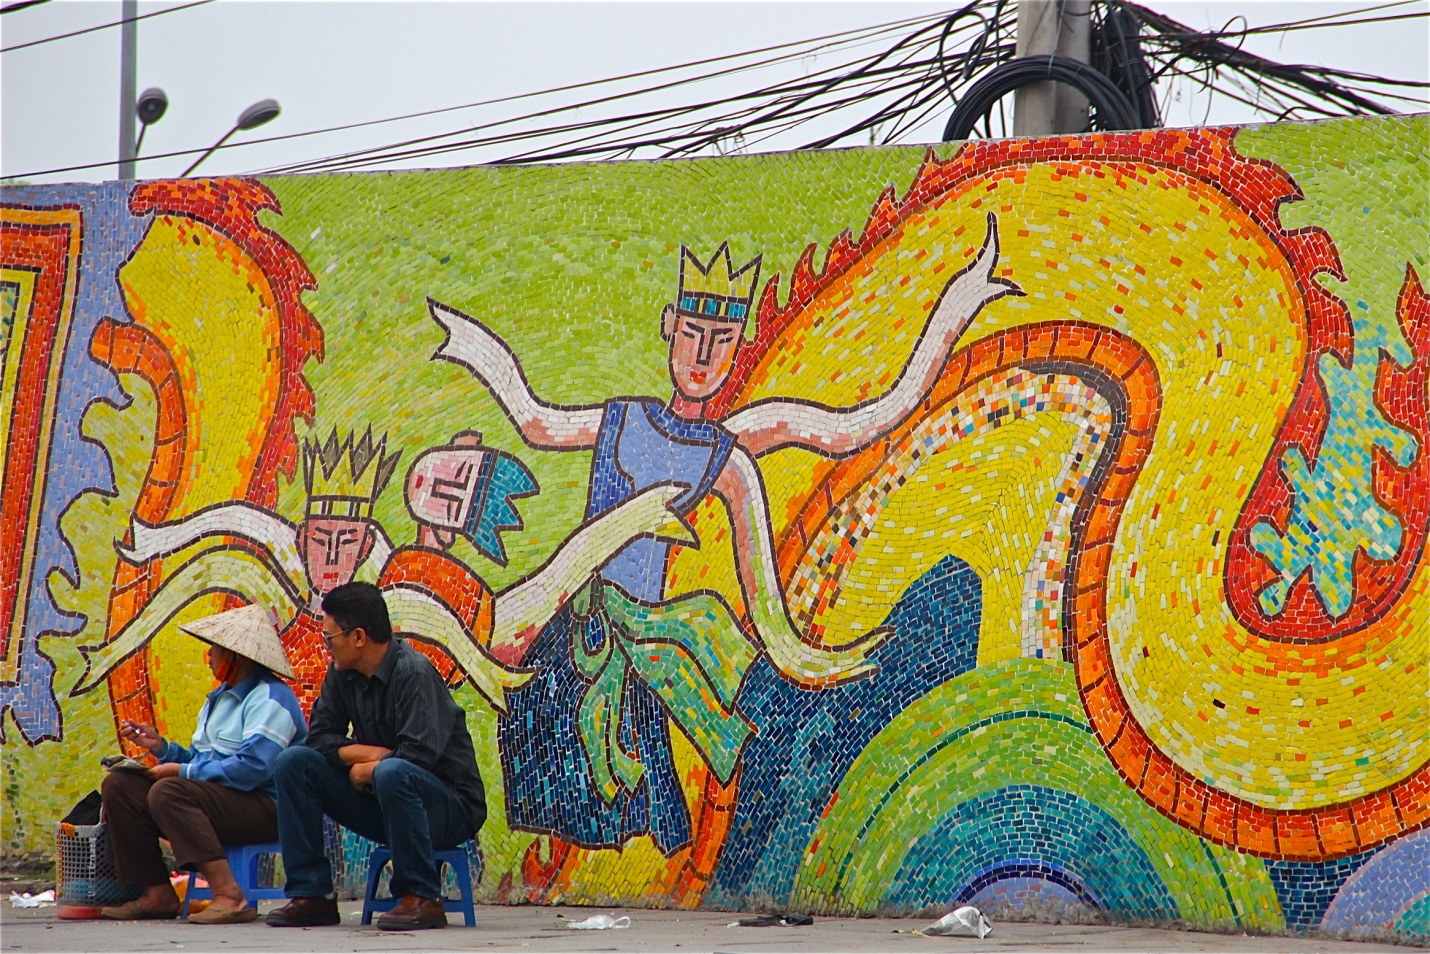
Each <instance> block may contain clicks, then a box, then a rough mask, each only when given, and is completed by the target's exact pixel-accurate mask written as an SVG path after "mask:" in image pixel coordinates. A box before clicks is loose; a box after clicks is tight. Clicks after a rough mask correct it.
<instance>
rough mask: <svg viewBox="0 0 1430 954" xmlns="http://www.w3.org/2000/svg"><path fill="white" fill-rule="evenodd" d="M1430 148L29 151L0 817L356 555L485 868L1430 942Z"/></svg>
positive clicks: (1428, 134)
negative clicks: (207, 656) (82, 155)
mask: <svg viewBox="0 0 1430 954" xmlns="http://www.w3.org/2000/svg"><path fill="white" fill-rule="evenodd" d="M1427 141H1430V120H1427V117H1424V116H1420V117H1391V118H1377V119H1373V120H1344V121H1327V122H1321V123H1314V124H1293V123H1287V124H1279V125H1273V126H1265V127H1247V128H1242V129H1233V128H1226V129H1222V128H1216V129H1194V130H1157V131H1149V132H1142V133H1127V134H1099V135H1093V136H1086V137H1074V138H1056V139H1045V140H1021V141H997V142H971V143H968V144H964V145H961V146H957V145H948V146H941V147H937V148H935V149H933V150H928V151H925V150H920V149H908V148H879V149H875V148H870V149H854V150H846V151H837V152H825V153H817V152H810V153H791V154H777V155H765V156H747V157H726V158H720V159H698V160H687V161H672V162H655V163H629V164H602V165H565V166H549V167H530V168H500V169H498V168H472V169H461V170H449V171H438V172H410V173H398V174H377V173H374V174H371V175H361V174H359V175H345V176H310V177H291V178H272V179H264V180H257V179H203V180H184V181H154V182H139V183H118V182H111V183H104V184H101V185H94V186H78V185H76V186H32V187H8V188H6V189H5V190H4V192H3V210H0V228H3V243H4V244H3V260H0V293H3V298H0V307H3V314H2V315H0V318H3V322H4V325H3V331H4V337H3V339H0V382H3V391H0V408H3V413H0V425H3V427H4V431H3V434H4V443H3V444H0V461H3V475H4V477H3V479H4V497H3V506H0V706H3V733H4V750H3V751H4V765H3V771H4V775H5V778H4V784H3V786H0V792H3V798H4V812H5V824H4V830H5V833H6V835H5V837H6V839H7V844H6V846H5V847H6V850H7V851H36V850H42V849H43V848H44V846H45V844H46V843H47V839H48V834H49V831H50V824H51V822H52V821H53V819H54V818H56V817H58V815H59V814H61V813H62V811H63V809H64V808H65V807H67V806H68V805H69V804H70V803H71V802H72V801H73V800H74V799H75V798H76V797H77V796H78V795H80V794H82V792H83V791H86V790H88V789H89V788H90V787H92V786H93V785H94V784H95V781H96V778H95V775H96V772H95V764H94V763H95V762H96V760H97V757H98V756H99V755H100V754H105V753H107V752H110V751H113V750H115V749H117V748H118V747H119V746H120V742H119V740H118V738H117V735H116V732H115V726H116V724H117V721H118V720H120V719H135V720H139V721H144V722H152V723H154V724H156V725H157V726H158V727H159V728H160V730H161V731H163V732H165V733H171V734H174V735H178V736H181V737H182V736H184V735H185V734H186V732H187V731H188V727H189V726H191V725H192V723H193V719H194V717H195V715H196V712H197V709H198V706H199V704H200V702H201V700H202V698H203V696H204V693H205V691H206V690H207V688H208V679H207V674H206V670H205V669H204V668H203V664H202V660H201V655H200V649H199V646H198V645H197V644H196V643H195V642H193V641H192V640H189V639H187V638H186V637H183V636H182V635H180V634H179V633H178V630H177V628H176V627H177V624H179V623H181V622H183V621H186V620H189V619H192V618H195V617H198V616H201V615H205V614H208V613H212V612H215V611H218V610H221V609H223V608H226V607H230V606H233V605H238V604H240V603H246V602H255V601H257V602H261V603H263V604H264V605H266V606H269V607H270V608H272V609H273V610H274V612H275V613H277V614H278V615H279V617H280V618H281V619H282V621H283V625H284V629H283V639H284V642H285V645H286V647H287V649H288V651H289V653H290V655H291V656H292V658H293V661H294V663H295V668H296V670H297V673H298V678H297V684H296V689H297V691H298V693H299V696H300V698H301V699H302V700H303V702H304V704H305V706H306V705H308V704H310V703H311V700H312V699H313V698H314V696H315V694H316V692H317V690H318V688H319V687H320V685H321V680H322V678H323V673H324V670H325V666H326V662H327V659H326V656H325V653H324V649H323V646H322V643H321V640H320V638H319V633H320V626H319V619H318V616H317V615H316V612H315V605H316V600H317V598H318V597H319V596H320V595H321V593H323V592H325V591H326V590H327V589H329V588H331V587H332V586H334V585H337V584H338V583H341V582H343V581H345V580H348V579H354V578H356V579H365V580H370V581H373V582H375V583H377V584H378V585H379V586H380V587H381V588H382V589H383V590H384V592H385V594H386V595H387V598H388V602H389V605H390V607H391V609H392V615H393V618H394V621H395V623H396V626H397V628H398V629H399V630H401V631H402V632H403V633H405V634H407V635H408V636H410V637H411V638H412V639H413V640H414V641H415V643H416V645H418V646H419V647H420V648H421V649H422V651H423V652H425V653H427V654H428V656H429V657H430V658H431V659H432V660H433V661H434V663H435V664H436V665H437V666H438V667H439V668H440V670H441V671H442V672H443V673H444V674H445V675H446V677H447V678H448V679H449V682H450V683H451V685H452V687H453V692H454V693H456V695H457V698H458V699H459V700H460V701H461V702H462V704H463V706H464V708H465V709H466V711H467V713H468V721H469V725H470V727H471V729H472V733H473V736H474V738H475V739H476V740H477V744H478V749H479V760H480V762H481V769H482V772H483V775H484V777H485V779H486V782H487V789H488V792H489V797H490V799H491V804H490V806H489V808H490V813H489V820H488V822H487V825H486V827H485V828H484V829H483V831H482V832H481V835H480V843H479V851H478V855H479V859H480V865H479V868H480V876H481V884H480V895H481V897H482V898H483V899H484V900H487V901H494V902H528V901H535V902H543V903H554V902H565V903H591V904H608V903H610V904H615V903H619V904H627V905H658V906H688V907H712V908H739V907H766V906H772V905H773V906H779V907H786V908H796V909H800V910H808V911H813V912H827V913H834V912H845V913H848V912H856V911H857V912H881V911H883V912H895V911H909V910H916V909H922V908H934V907H936V908H946V907H947V906H948V905H950V904H953V903H963V902H973V903H976V904H980V905H982V906H984V907H986V908H988V909H989V910H990V911H992V912H994V914H995V916H996V917H1019V916H1022V917H1036V916H1050V915H1056V916H1062V917H1074V916H1076V917H1084V916H1085V917H1107V918H1112V919H1116V920H1162V919H1165V920H1181V921H1184V922H1187V923H1190V924H1195V925H1202V926H1218V927H1223V928H1225V927H1236V926H1240V927H1242V928H1255V929H1258V930H1268V931H1298V930H1304V929H1308V928H1323V929H1326V930H1331V931H1338V932H1346V933H1349V934H1353V935H1366V936H1369V935H1378V934H1392V933H1398V934H1400V935H1403V936H1407V937H1411V938H1419V939H1422V940H1424V939H1425V938H1426V937H1427V926H1430V861H1427V858H1430V855H1427V851H1430V849H1428V848H1427V845H1430V842H1427V830H1430V712H1427V708H1428V707H1430V678H1427V671H1430V550H1427V547H1426V534H1427V530H1430V516H1427V513H1428V511H1430V447H1427V441H1430V418H1427V401H1430V397H1427V382H1430V296H1427V294H1426V290H1425V283H1424V276H1425V275H1426V272H1427V268H1430V263H1427V261H1426V256H1427V250H1430V217H1428V216H1430V199H1427V196H1430V181H1427V170H1430V156H1427V145H1426V144H1427ZM343 843H344V845H345V851H346V853H347V855H348V856H349V860H350V861H351V862H352V864H351V865H350V866H349V867H350V868H351V869H352V871H350V872H349V877H350V878H351V877H360V871H361V855H362V853H363V851H364V850H365V847H370V846H365V845H364V843H362V842H361V840H360V839H354V838H345V839H344V841H343Z"/></svg>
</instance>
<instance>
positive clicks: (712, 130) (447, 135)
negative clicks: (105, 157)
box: [8, 0, 1430, 178]
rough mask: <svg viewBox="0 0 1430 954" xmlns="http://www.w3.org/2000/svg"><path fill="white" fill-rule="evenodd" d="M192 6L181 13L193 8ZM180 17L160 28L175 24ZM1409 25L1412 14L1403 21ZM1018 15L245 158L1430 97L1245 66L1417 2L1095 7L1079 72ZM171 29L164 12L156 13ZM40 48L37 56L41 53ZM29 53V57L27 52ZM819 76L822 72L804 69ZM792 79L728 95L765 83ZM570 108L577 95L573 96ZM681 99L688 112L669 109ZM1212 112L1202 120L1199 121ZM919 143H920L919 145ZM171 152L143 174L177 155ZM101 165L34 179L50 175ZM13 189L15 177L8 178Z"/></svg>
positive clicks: (645, 151) (965, 13) (974, 124)
mask: <svg viewBox="0 0 1430 954" xmlns="http://www.w3.org/2000/svg"><path fill="white" fill-rule="evenodd" d="M197 5H199V4H190V5H188V6H197ZM184 8H185V7H175V8H171V9H172V10H178V9H184ZM1407 8H1412V9H1409V10H1407ZM1016 10H1017V4H1016V2H1015V0H969V2H966V3H964V4H963V5H961V6H959V7H957V8H956V9H954V10H953V11H951V12H948V13H941V14H934V15H928V16H923V17H916V18H911V19H905V20H900V21H896V22H892V23H887V24H882V25H879V26H874V27H866V28H862V29H858V30H850V31H845V32H842V33H835V34H830V35H827V36H821V37H815V38H812V39H809V40H803V41H799V42H794V43H786V44H779V45H775V46H768V47H763V48H760V49H756V50H750V51H746V52H743V53H737V54H730V55H726V56H720V57H712V58H707V59H702V60H697V61H693V62H689V63H682V64H677V65H673V66H668V67H663V68H659V69H652V70H644V71H641V72H636V73H629V74H624V75H621V76H615V77H608V78H605V79H601V80H597V81H593V82H588V83H578V84H572V85H567V86H562V87H558V88H554V89H548V90H541V91H537V92H533V93H525V94H521V95H517V96H509V97H502V98H500V99H492V100H484V101H481V102H474V103H466V104H462V105H458V106H449V107H443V108H440V109H429V110H422V111H418V112H412V113H407V114H403V115H400V116H391V117H385V118H381V119H373V120H366V121H363V122H356V123H347V124H344V125H338V126H330V127H326V128H321V129H312V130H307V131H304V132H298V133H289V134H286V135H280V136H269V137H264V138H259V139H254V140H250V141H247V142H242V143H235V144H233V145H230V146H225V147H224V148H226V149H227V148H243V147H247V146H253V145H258V144H260V143H271V142H276V141H280V140H287V139H299V138H305V137H313V136H320V135H324V134H328V133H333V132H338V131H340V130H351V129H356V128H361V127H369V126H379V125H385V124H391V123H398V122H403V121H406V120H412V119H417V118H422V117H430V116H434V115H440V114H457V113H461V112H463V111H467V110H475V109H478V108H482V107H492V106H497V105H505V104H512V103H517V102H521V103H522V104H523V105H525V106H527V107H528V108H526V109H524V110H522V111H521V112H519V113H518V114H516V115H508V116H504V117H500V118H496V119H492V120H490V121H484V122H478V123H464V124H462V125H460V126H459V127H457V128H453V129H450V130H448V131H445V132H439V133H433V134H427V135H422V136H415V137H409V138H404V139H398V140H394V141H391V142H386V143H383V144H380V145H375V146H369V147H364V148H360V149H354V150H349V151H346V152H340V153H334V154H329V155H323V156H319V157H315V158H313V159H308V160H303V161H299V162H292V163H287V164H284V165H280V166H274V167H270V168H266V169H262V170H255V171H259V172H261V173H263V174H280V173H283V174H294V173H331V172H345V171H355V170H361V169H371V168H384V167H392V166H393V165H395V164H398V163H409V162H413V161H421V160H428V159H436V158H437V157H445V158H446V159H448V161H450V157H453V156H455V155H457V154H460V153H464V152H471V151H473V150H482V155H481V158H482V159H483V160H484V161H487V162H492V161H493V160H492V159H491V158H489V157H490V156H491V154H492V153H493V152H496V153H497V158H496V159H495V162H496V163H497V164H517V163H537V162H561V161H568V160H576V159H584V160H613V159H631V158H641V159H654V158H672V157H678V156H696V155H711V154H726V153H729V152H745V151H749V150H753V149H757V148H758V147H760V146H761V145H767V144H769V143H770V141H771V140H772V139H773V138H774V137H777V136H786V141H788V134H791V133H795V134H798V136H799V139H798V140H797V143H798V147H799V148H808V149H816V148H824V147H829V146H840V145H857V144H863V143H874V144H888V143H896V142H900V141H903V137H905V136H907V135H908V134H909V133H910V132H911V131H913V130H916V129H919V128H921V127H923V126H924V125H925V124H927V123H929V122H931V121H934V120H936V119H938V118H941V117H944V116H947V117H948V123H947V125H946V126H945V127H944V134H945V135H944V137H943V138H945V139H953V138H958V139H961V138H966V137H968V136H982V137H986V138H991V137H994V136H998V135H1011V134H1012V125H1011V117H1010V115H1009V110H1008V108H1007V103H1006V99H1005V97H1006V95H1007V93H1009V92H1011V91H1012V90H1013V89H1015V88H1017V87H1018V86H1019V85H1022V84H1024V83H1027V82H1032V81H1037V80H1042V79H1049V78H1052V79H1056V80H1060V81H1062V82H1067V83H1072V84H1074V85H1077V86H1078V87H1079V88H1080V89H1083V90H1084V92H1085V93H1086V94H1087V95H1088V98H1089V100H1090V102H1091V104H1092V108H1091V115H1090V119H1091V124H1092V128H1094V129H1125V128H1145V127H1152V126H1158V125H1161V124H1162V122H1163V117H1165V116H1166V115H1167V114H1168V109H1169V106H1170V105H1171V104H1170V102H1169V99H1170V97H1172V96H1173V95H1175V94H1174V93H1173V90H1174V89H1175V88H1176V86H1177V85H1178V84H1181V85H1182V86H1183V87H1185V86H1188V85H1190V87H1191V88H1192V89H1193V90H1195V91H1199V92H1200V93H1201V94H1203V95H1205V96H1207V97H1208V102H1210V100H1211V98H1212V97H1216V96H1221V97H1225V98H1227V99H1230V100H1232V101H1235V102H1238V103H1241V104H1243V105H1245V106H1248V107H1250V108H1251V110H1252V111H1253V113H1254V114H1255V115H1256V116H1257V117H1258V118H1264V119H1267V120H1283V119H1310V118H1319V117H1331V116H1346V115H1367V114H1388V113H1395V112H1399V111H1400V109H1402V108H1412V109H1413V108H1424V105H1425V97H1424V93H1423V91H1424V90H1425V89H1427V88H1430V83H1427V82H1424V81H1419V80H1404V79H1395V78H1390V77H1384V76H1374V75H1368V74H1362V73H1355V72H1350V71H1346V70H1339V69H1335V68H1331V67H1322V66H1312V65H1302V64H1288V63H1280V62H1276V61H1273V60H1270V59H1267V58H1265V57H1262V56H1258V55H1256V54H1253V53H1250V52H1248V51H1245V50H1243V49H1242V48H1241V44H1242V43H1243V42H1244V41H1245V40H1246V39H1247V38H1248V37H1251V36H1256V35H1266V34H1277V33H1285V32H1291V31H1300V30H1313V29H1333V28H1339V27H1346V26H1352V25H1356V24H1364V23H1373V22H1385V21H1412V20H1421V21H1423V20H1425V18H1427V17H1430V10H1426V9H1425V4H1424V3H1423V2H1422V0H1395V2H1387V3H1380V4H1376V5H1373V6H1368V7H1364V8H1361V9H1358V10H1354V11H1348V12H1342V13H1337V14H1327V15H1323V16H1318V17H1312V18H1306V19H1301V20H1296V21H1291V22H1285V23H1276V24H1268V25H1263V26H1255V27H1253V26H1250V25H1249V24H1247V23H1246V22H1245V20H1244V19H1242V18H1237V19H1238V20H1240V21H1241V27H1240V28H1238V29H1233V28H1232V24H1233V23H1235V22H1236V20H1233V21H1232V22H1230V23H1228V24H1227V25H1226V26H1224V27H1223V28H1222V29H1220V30H1216V31H1199V30H1195V29H1192V28H1191V27H1188V26H1186V25H1184V24H1182V23H1179V22H1177V21H1176V20H1173V19H1171V18H1170V17H1167V16H1164V15H1162V14H1160V13H1158V12H1156V11H1155V10H1152V9H1149V8H1148V7H1145V6H1142V5H1140V4H1137V3H1133V2H1131V0H1094V2H1093V4H1092V14H1091V16H1092V34H1093V51H1092V52H1093V55H1092V58H1091V59H1092V62H1091V63H1089V64H1078V63H1075V62H1073V61H1065V62H1054V61H1056V60H1059V59H1060V58H1057V57H1043V58H1042V60H1044V61H1047V62H1046V63H1043V64H1041V65H1040V64H1038V63H1031V62H1029V58H1023V59H1021V60H1019V59H1018V58H1017V57H1016V30H1017V24H1016V19H1017V17H1016ZM165 12H169V11H165ZM36 42H43V41H36ZM27 45H32V44H27ZM814 65H817V66H818V68H817V69H816V68H814ZM796 67H798V68H799V69H800V75H798V76H795V77H793V78H787V79H782V80H779V81H777V82H764V83H759V82H754V83H751V84H750V85H749V87H748V88H736V89H734V91H726V92H720V93H716V92H707V93H706V95H705V96H704V97H701V96H700V95H699V93H700V92H701V91H708V90H710V89H711V87H712V86H717V85H718V86H721V87H722V88H723V89H725V90H729V89H730V87H731V86H732V85H733V84H735V83H737V82H738V80H739V79H740V78H742V77H746V76H753V75H754V74H757V73H759V72H761V71H765V75H767V76H768V75H769V73H770V72H772V71H777V70H781V71H783V72H785V73H789V72H791V71H792V70H793V69H794V68H796ZM573 94H574V95H573ZM682 94H690V95H682ZM1208 108H1210V107H1208ZM925 138H927V137H925ZM199 151H201V150H184V151H181V152H171V153H164V154H160V155H154V156H147V157H144V158H143V159H141V160H140V161H141V162H142V161H151V160H154V159H162V158H170V157H176V156H182V155H189V154H193V153H196V152H199ZM109 164H110V163H109V162H104V163H92V164H87V165H84V166H71V167H67V168H64V169H56V170H45V171H44V172H37V173H29V174H28V175H42V174H52V173H55V172H65V171H74V170H78V169H84V168H95V167H99V166H103V165H109ZM8 178H14V177H8Z"/></svg>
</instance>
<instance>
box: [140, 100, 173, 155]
mask: <svg viewBox="0 0 1430 954" xmlns="http://www.w3.org/2000/svg"><path fill="white" fill-rule="evenodd" d="M168 108H169V97H168V96H166V95H164V91H163V90H162V89H160V88H159V87H157V86H151V87H149V88H148V89H146V90H145V91H144V92H142V93H140V94H139V101H138V102H136V103H135V104H134V115H135V116H137V117H138V118H139V123H140V126H139V139H138V141H136V142H135V143H134V158H135V159H138V158H139V147H140V146H142V145H144V134H145V133H146V132H148V131H149V127H150V126H152V125H153V124H154V123H157V122H158V121H159V120H161V119H163V118H164V110H166V109H168Z"/></svg>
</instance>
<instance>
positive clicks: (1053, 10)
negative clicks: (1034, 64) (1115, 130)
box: [1013, 0, 1092, 136]
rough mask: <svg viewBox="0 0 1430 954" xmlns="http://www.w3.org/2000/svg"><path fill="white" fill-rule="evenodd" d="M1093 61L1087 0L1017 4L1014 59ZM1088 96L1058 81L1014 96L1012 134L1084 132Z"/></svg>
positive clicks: (1029, 0) (1033, 0)
mask: <svg viewBox="0 0 1430 954" xmlns="http://www.w3.org/2000/svg"><path fill="white" fill-rule="evenodd" d="M1050 54H1056V55H1058V56H1065V57H1067V58H1069V59H1073V60H1077V61H1078V62H1079V63H1086V62H1088V61H1089V60H1090V59H1091V57H1092V2H1091V0H1018V48H1017V55H1018V56H1020V57H1021V56H1048V55H1050ZM1087 109H1088V105H1087V97H1085V96H1083V95H1082V93H1079V92H1078V91H1077V90H1075V89H1073V88H1072V87H1070V86H1064V85H1062V84H1060V83H1053V82H1047V83H1035V84H1033V85H1031V86H1024V87H1023V88H1021V89H1019V90H1017V91H1016V92H1015V93H1014V94H1013V135H1015V136H1053V135H1058V134H1060V133H1080V132H1086V131H1087V130H1088V128H1089V120H1088V112H1087Z"/></svg>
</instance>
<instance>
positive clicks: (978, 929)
mask: <svg viewBox="0 0 1430 954" xmlns="http://www.w3.org/2000/svg"><path fill="white" fill-rule="evenodd" d="M992 932H993V925H991V924H989V923H988V919H987V918H985V917H984V916H983V912H982V911H980V910H978V909H977V908H975V907H973V906H971V905H965V906H963V907H961V908H954V909H953V910H952V911H950V912H948V913H947V914H945V915H944V916H943V917H941V918H939V919H938V920H937V921H935V922H933V923H932V924H930V925H929V926H928V927H926V928H924V929H923V933H924V934H936V935H949V936H951V937H978V938H983V937H987V936H988V935H989V934H991V933H992Z"/></svg>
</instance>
